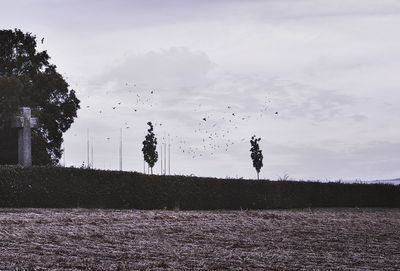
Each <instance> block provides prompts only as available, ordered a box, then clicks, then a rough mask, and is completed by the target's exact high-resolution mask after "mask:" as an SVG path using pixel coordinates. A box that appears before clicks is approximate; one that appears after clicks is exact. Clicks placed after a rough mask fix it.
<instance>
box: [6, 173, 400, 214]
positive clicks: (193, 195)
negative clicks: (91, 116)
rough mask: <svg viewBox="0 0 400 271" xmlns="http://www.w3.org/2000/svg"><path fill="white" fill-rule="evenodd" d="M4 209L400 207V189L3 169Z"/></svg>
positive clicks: (313, 183)
mask: <svg viewBox="0 0 400 271" xmlns="http://www.w3.org/2000/svg"><path fill="white" fill-rule="evenodd" d="M0 207H3V208H4V207H7V208H20V207H29V208H76V207H80V208H111V209H123V208H131V209H163V208H167V209H174V208H180V209H183V210H215V209H227V210H240V209H277V208H306V207H313V208H314V207H392V208H399V207H400V185H396V186H395V185H388V184H343V183H319V182H295V181H268V180H259V181H257V180H243V179H216V178H198V177H187V176H159V175H144V174H140V173H137V172H120V171H102V170H89V169H78V168H61V167H25V168H22V167H18V166H0Z"/></svg>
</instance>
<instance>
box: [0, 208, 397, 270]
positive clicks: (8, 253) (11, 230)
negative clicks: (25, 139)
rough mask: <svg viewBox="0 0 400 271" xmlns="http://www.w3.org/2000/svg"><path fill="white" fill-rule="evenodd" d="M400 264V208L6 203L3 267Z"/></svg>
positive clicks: (1, 222) (0, 233)
mask: <svg viewBox="0 0 400 271" xmlns="http://www.w3.org/2000/svg"><path fill="white" fill-rule="evenodd" d="M46 269H51V270H400V209H356V208H352V209H347V208H346V209H313V210H310V209H307V210H269V211H220V212H216V211H213V212H210V211H136V210H134V211H115V210H86V209H73V210H65V209H61V210H60V209H58V210H50V209H0V270H46Z"/></svg>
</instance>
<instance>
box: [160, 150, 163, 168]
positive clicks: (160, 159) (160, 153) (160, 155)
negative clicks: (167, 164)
mask: <svg viewBox="0 0 400 271" xmlns="http://www.w3.org/2000/svg"><path fill="white" fill-rule="evenodd" d="M162 161H163V159H162V143H161V148H160V165H161V173H160V175H162V174H163V165H162Z"/></svg>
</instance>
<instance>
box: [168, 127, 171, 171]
mask: <svg viewBox="0 0 400 271" xmlns="http://www.w3.org/2000/svg"><path fill="white" fill-rule="evenodd" d="M168 175H171V137H170V135H169V134H168Z"/></svg>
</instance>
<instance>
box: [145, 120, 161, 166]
mask: <svg viewBox="0 0 400 271" xmlns="http://www.w3.org/2000/svg"><path fill="white" fill-rule="evenodd" d="M147 125H149V129H148V130H147V132H148V133H147V135H146V137H145V140H144V141H143V148H142V151H143V156H144V160H145V161H146V163H147V164H148V165H149V166H150V168H151V174H153V167H154V164H155V163H156V162H157V160H158V152H157V151H156V148H157V138H156V137H155V135H154V133H153V124H152V123H151V122H148V123H147Z"/></svg>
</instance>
